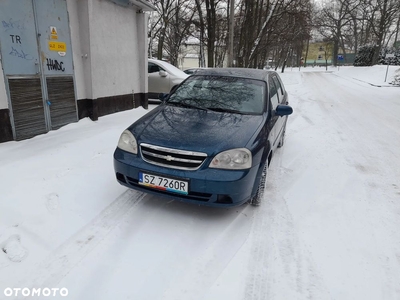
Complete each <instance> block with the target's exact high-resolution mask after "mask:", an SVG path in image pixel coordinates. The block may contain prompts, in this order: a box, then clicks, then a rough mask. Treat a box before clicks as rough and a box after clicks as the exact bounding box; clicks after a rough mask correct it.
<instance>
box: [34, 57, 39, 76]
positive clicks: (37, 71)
mask: <svg viewBox="0 0 400 300" xmlns="http://www.w3.org/2000/svg"><path fill="white" fill-rule="evenodd" d="M35 69H36V74H39V63H38V61H37V59H36V60H35Z"/></svg>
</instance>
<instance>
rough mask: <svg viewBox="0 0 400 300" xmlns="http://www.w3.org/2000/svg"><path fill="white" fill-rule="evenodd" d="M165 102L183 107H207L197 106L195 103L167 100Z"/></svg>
mask: <svg viewBox="0 0 400 300" xmlns="http://www.w3.org/2000/svg"><path fill="white" fill-rule="evenodd" d="M167 104H171V105H174V106H179V107H185V108H195V109H201V110H207V108H204V107H198V106H196V105H192V104H188V103H183V102H175V101H168V102H167Z"/></svg>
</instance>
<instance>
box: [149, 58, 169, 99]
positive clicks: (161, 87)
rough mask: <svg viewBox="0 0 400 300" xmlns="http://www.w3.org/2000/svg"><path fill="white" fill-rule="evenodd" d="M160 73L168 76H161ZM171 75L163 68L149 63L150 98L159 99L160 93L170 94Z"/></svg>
mask: <svg viewBox="0 0 400 300" xmlns="http://www.w3.org/2000/svg"><path fill="white" fill-rule="evenodd" d="M160 71H164V72H165V74H167V76H161V75H160ZM170 80H171V75H170V74H169V73H168V72H167V71H166V70H165V69H163V68H162V66H160V65H158V64H156V63H153V62H148V84H149V98H154V97H156V98H158V94H160V93H169V92H170V89H171V87H170V86H171V83H170Z"/></svg>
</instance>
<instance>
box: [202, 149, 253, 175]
mask: <svg viewBox="0 0 400 300" xmlns="http://www.w3.org/2000/svg"><path fill="white" fill-rule="evenodd" d="M251 163H252V161H251V152H250V151H249V150H248V149H246V148H239V149H231V150H227V151H224V152H221V153H218V154H217V155H216V156H215V157H214V158H213V160H212V161H211V163H210V166H209V167H210V168H216V169H230V170H242V169H249V168H251Z"/></svg>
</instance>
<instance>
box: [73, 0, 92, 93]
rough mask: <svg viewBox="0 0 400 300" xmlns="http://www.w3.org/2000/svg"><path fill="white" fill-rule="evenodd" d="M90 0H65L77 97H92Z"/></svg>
mask: <svg viewBox="0 0 400 300" xmlns="http://www.w3.org/2000/svg"><path fill="white" fill-rule="evenodd" d="M90 4H91V2H90V1H81V0H67V7H68V13H69V21H70V24H69V26H70V30H71V43H72V51H73V60H74V71H75V86H76V96H77V99H78V100H79V99H92V98H93V97H92V78H91V60H90V59H89V58H90V56H91V55H90V33H89V5H90Z"/></svg>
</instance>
